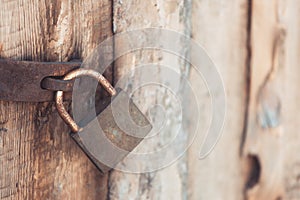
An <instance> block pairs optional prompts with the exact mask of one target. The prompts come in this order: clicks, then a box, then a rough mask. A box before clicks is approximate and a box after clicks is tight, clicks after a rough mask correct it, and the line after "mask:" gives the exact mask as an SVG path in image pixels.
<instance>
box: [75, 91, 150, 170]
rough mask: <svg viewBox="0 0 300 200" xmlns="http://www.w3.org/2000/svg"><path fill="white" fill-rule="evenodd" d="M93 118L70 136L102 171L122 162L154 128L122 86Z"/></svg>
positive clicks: (85, 120) (82, 123)
mask: <svg viewBox="0 0 300 200" xmlns="http://www.w3.org/2000/svg"><path fill="white" fill-rule="evenodd" d="M91 118H93V117H91V116H90V117H86V118H85V119H84V121H82V122H80V123H79V125H80V127H83V128H82V130H81V131H80V132H78V133H71V136H72V138H73V139H74V140H75V141H76V143H77V144H78V145H79V146H80V147H81V148H82V150H83V151H84V152H85V154H86V155H87V156H88V157H89V158H90V160H91V161H92V162H93V163H94V164H95V165H96V167H97V168H98V169H99V170H100V171H101V172H102V173H106V172H108V171H109V170H110V169H111V168H114V167H115V166H116V165H117V164H118V163H119V162H121V161H122V160H123V159H124V158H125V157H126V156H127V155H128V154H129V153H130V152H131V151H132V150H133V149H134V148H136V146H137V145H138V144H139V143H140V142H141V141H142V140H143V139H144V138H145V137H146V136H147V134H148V133H149V132H150V131H151V129H152V126H151V124H150V122H149V121H148V119H147V118H146V117H145V116H144V115H143V113H142V112H141V111H140V110H139V109H138V107H137V106H136V105H135V104H134V103H133V101H132V100H131V99H130V97H129V96H128V94H127V93H126V92H124V91H123V90H121V89H119V88H118V89H117V94H116V95H115V96H114V97H113V98H112V100H111V102H107V104H106V107H105V108H104V109H103V110H102V111H101V112H100V113H99V114H97V117H96V118H94V119H92V120H90V121H89V120H88V119H91ZM87 121H89V122H87ZM85 124H87V125H85Z"/></svg>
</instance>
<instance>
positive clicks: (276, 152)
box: [244, 0, 300, 199]
mask: <svg viewBox="0 0 300 200" xmlns="http://www.w3.org/2000/svg"><path fill="white" fill-rule="evenodd" d="M299 11H300V5H299V2H298V1H293V0H278V1H272V2H270V1H253V23H252V27H253V28H252V42H251V45H252V51H253V56H252V64H251V69H252V71H251V77H252V79H251V101H250V107H249V111H250V115H249V121H248V131H247V141H246V146H245V150H244V153H245V154H249V155H252V156H253V157H256V158H257V160H258V164H259V168H258V169H257V170H259V172H260V173H259V174H258V177H257V179H258V180H257V181H256V182H255V183H254V184H252V187H249V188H248V190H247V197H248V199H299V198H300V194H299V180H298V178H297V177H298V175H299V155H298V153H297V152H298V151H299V134H298V126H299V120H300V118H299V115H298V114H297V110H298V109H299V103H298V102H299V89H298V85H299V50H300V46H299V44H300V42H299V34H300V28H299V19H300V18H299V15H300V12H299Z"/></svg>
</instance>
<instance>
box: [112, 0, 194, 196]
mask: <svg viewBox="0 0 300 200" xmlns="http://www.w3.org/2000/svg"><path fill="white" fill-rule="evenodd" d="M113 11H114V14H113V18H114V24H113V27H114V33H115V34H117V33H121V32H126V31H130V30H135V29H143V28H149V27H151V28H167V29H172V30H175V31H178V32H179V33H182V34H187V35H189V34H190V26H189V25H190V24H189V23H190V11H191V1H184V0H172V1H163V0H150V1H147V2H145V1H142V0H128V1H117V0H115V1H114V8H113ZM138 41H139V44H140V45H144V44H145V43H146V42H147V41H145V40H142V39H139V40H138ZM122 45H123V43H122V42H116V43H115V52H118V51H120V49H122ZM186 46H187V45H186V44H182V47H183V48H182V52H183V54H188V51H189V49H188V48H187V47H186ZM149 63H155V65H154V66H153V67H155V66H159V65H160V64H161V65H163V64H166V65H167V66H169V67H172V68H173V69H174V70H176V71H179V73H178V74H179V75H180V76H181V75H186V74H187V72H188V70H189V66H188V65H187V64H186V63H185V62H182V60H180V59H179V58H178V57H177V58H176V57H175V58H174V57H172V56H170V55H168V54H167V53H166V52H163V51H159V50H158V51H155V50H145V49H144V50H136V51H134V52H132V53H128V54H126V55H124V56H122V57H121V58H119V59H118V60H117V61H116V65H115V76H116V81H118V80H120V79H122V78H123V77H124V76H126V75H128V73H129V74H131V75H130V79H129V80H128V82H127V84H125V88H126V89H127V91H128V92H132V85H139V84H140V83H141V79H143V77H146V76H150V75H149V74H150V73H147V71H142V72H136V71H134V68H135V67H137V66H139V65H141V64H149ZM170 63H172V66H170ZM131 70H133V71H131ZM155 74H156V75H155V77H154V78H153V81H157V82H159V80H165V79H164V77H163V76H164V74H163V72H161V71H160V67H158V68H157V69H156V73H155ZM152 75H153V74H152ZM175 82H176V84H177V85H178V92H181V93H182V92H183V91H180V89H179V88H180V87H183V85H180V80H177V79H176V81H175ZM149 95H151V97H149ZM134 99H135V102H136V103H137V104H138V105H139V107H140V108H141V109H142V110H143V111H144V113H146V114H147V113H148V114H147V116H148V117H149V118H152V121H155V119H159V116H158V115H155V114H154V115H150V114H149V112H146V111H147V110H149V109H150V108H151V106H153V105H155V104H156V103H161V105H162V106H163V107H164V108H165V109H166V110H165V111H166V112H171V113H172V114H171V115H170V116H168V119H167V121H168V123H170V126H169V127H170V128H169V129H168V130H166V131H165V132H162V133H160V134H161V136H160V137H155V138H156V140H154V141H153V140H152V141H149V140H147V139H146V140H145V141H143V142H142V144H141V146H142V147H143V148H142V149H143V152H151V151H153V150H158V149H160V148H161V145H163V143H164V140H166V141H168V140H170V139H171V133H172V131H173V132H174V131H176V130H174V128H176V127H177V126H178V124H180V123H184V122H181V121H180V120H178V116H177V115H176V114H174V108H172V106H173V105H171V104H168V97H167V96H166V92H165V89H164V88H163V87H155V86H153V85H152V87H148V88H147V87H145V88H141V89H139V91H138V92H136V93H135V95H134ZM164 99H165V101H163V100H164ZM184 131H187V130H184ZM150 134H151V133H150ZM168 135H169V136H168ZM183 135H185V136H184V137H183V138H182V143H181V144H180V145H178V147H176V149H170V153H174V152H178V151H179V152H180V151H183V150H184V149H183V147H182V146H184V144H185V143H186V142H187V133H186V132H183ZM161 156H162V158H163V156H164V155H161ZM150 162H151V161H150V160H149V166H150V165H151V163H150ZM152 162H156V161H155V160H153V161H152ZM125 164H126V163H125ZM136 164H137V165H141V164H140V163H139V162H137V163H136ZM149 166H147V165H142V166H140V171H143V170H145V169H147V167H149ZM186 169H187V164H186V157H185V156H184V157H183V158H182V159H180V160H178V161H177V162H175V163H174V164H172V165H171V166H168V167H166V168H164V169H160V170H158V171H155V172H151V173H142V174H129V173H123V172H120V171H113V172H112V173H111V175H110V179H109V188H110V190H109V199H186V198H187V184H186V181H187V170H186Z"/></svg>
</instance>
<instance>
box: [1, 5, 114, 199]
mask: <svg viewBox="0 0 300 200" xmlns="http://www.w3.org/2000/svg"><path fill="white" fill-rule="evenodd" d="M111 14H112V13H111V2H110V1H109V0H101V1H97V0H93V1H81V0H75V1H67V0H58V1H56V0H51V1H38V0H8V1H7V0H1V1H0V47H1V48H0V49H1V51H0V57H1V58H13V59H17V60H35V61H69V60H71V59H84V58H86V57H87V56H88V55H89V54H90V53H91V52H92V50H93V48H95V47H96V46H97V45H98V44H99V43H100V42H101V41H102V40H103V39H105V38H107V37H108V36H111V35H112V30H111V25H112V19H111ZM69 131H70V130H69V128H68V127H67V125H65V124H64V122H63V121H62V120H61V118H60V117H59V116H58V114H57V111H56V109H55V106H54V104H53V103H39V104H33V103H14V102H0V199H105V198H106V193H107V184H106V183H107V176H104V177H102V176H101V175H100V174H99V172H98V171H97V169H96V168H95V167H94V166H93V165H92V164H91V163H90V162H89V160H88V159H87V158H86V156H85V155H84V154H83V153H82V152H81V151H80V149H79V148H78V147H77V146H76V145H75V143H74V142H73V141H72V140H71V138H70V137H69V135H68V133H69Z"/></svg>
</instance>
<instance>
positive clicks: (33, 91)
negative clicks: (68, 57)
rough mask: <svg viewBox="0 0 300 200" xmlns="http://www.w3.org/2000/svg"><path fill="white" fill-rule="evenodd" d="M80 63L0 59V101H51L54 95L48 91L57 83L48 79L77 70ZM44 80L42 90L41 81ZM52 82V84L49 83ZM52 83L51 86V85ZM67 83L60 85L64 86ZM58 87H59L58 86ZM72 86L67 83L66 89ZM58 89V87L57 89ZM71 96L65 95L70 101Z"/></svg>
mask: <svg viewBox="0 0 300 200" xmlns="http://www.w3.org/2000/svg"><path fill="white" fill-rule="evenodd" d="M80 65H81V63H80V62H30V61H13V60H10V59H0V100H5V101H22V102H47V101H53V100H54V95H55V93H54V92H53V91H50V90H49V89H50V88H51V87H53V88H54V89H55V87H54V86H55V84H56V85H58V81H59V80H57V81H55V80H54V79H53V80H52V79H50V77H62V76H64V75H65V74H67V73H68V72H70V71H72V70H74V69H77V68H79V67H80ZM44 79H45V80H46V82H45V87H49V88H48V89H43V88H42V81H43V80H44ZM51 81H52V82H51ZM51 83H52V84H51ZM66 84H67V83H61V86H64V87H65V86H66ZM58 86H59V85H58ZM69 88H72V84H71V83H68V88H63V89H68V90H69ZM57 89H59V87H57ZM68 97H71V95H69V96H68V95H66V99H70V98H68Z"/></svg>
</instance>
